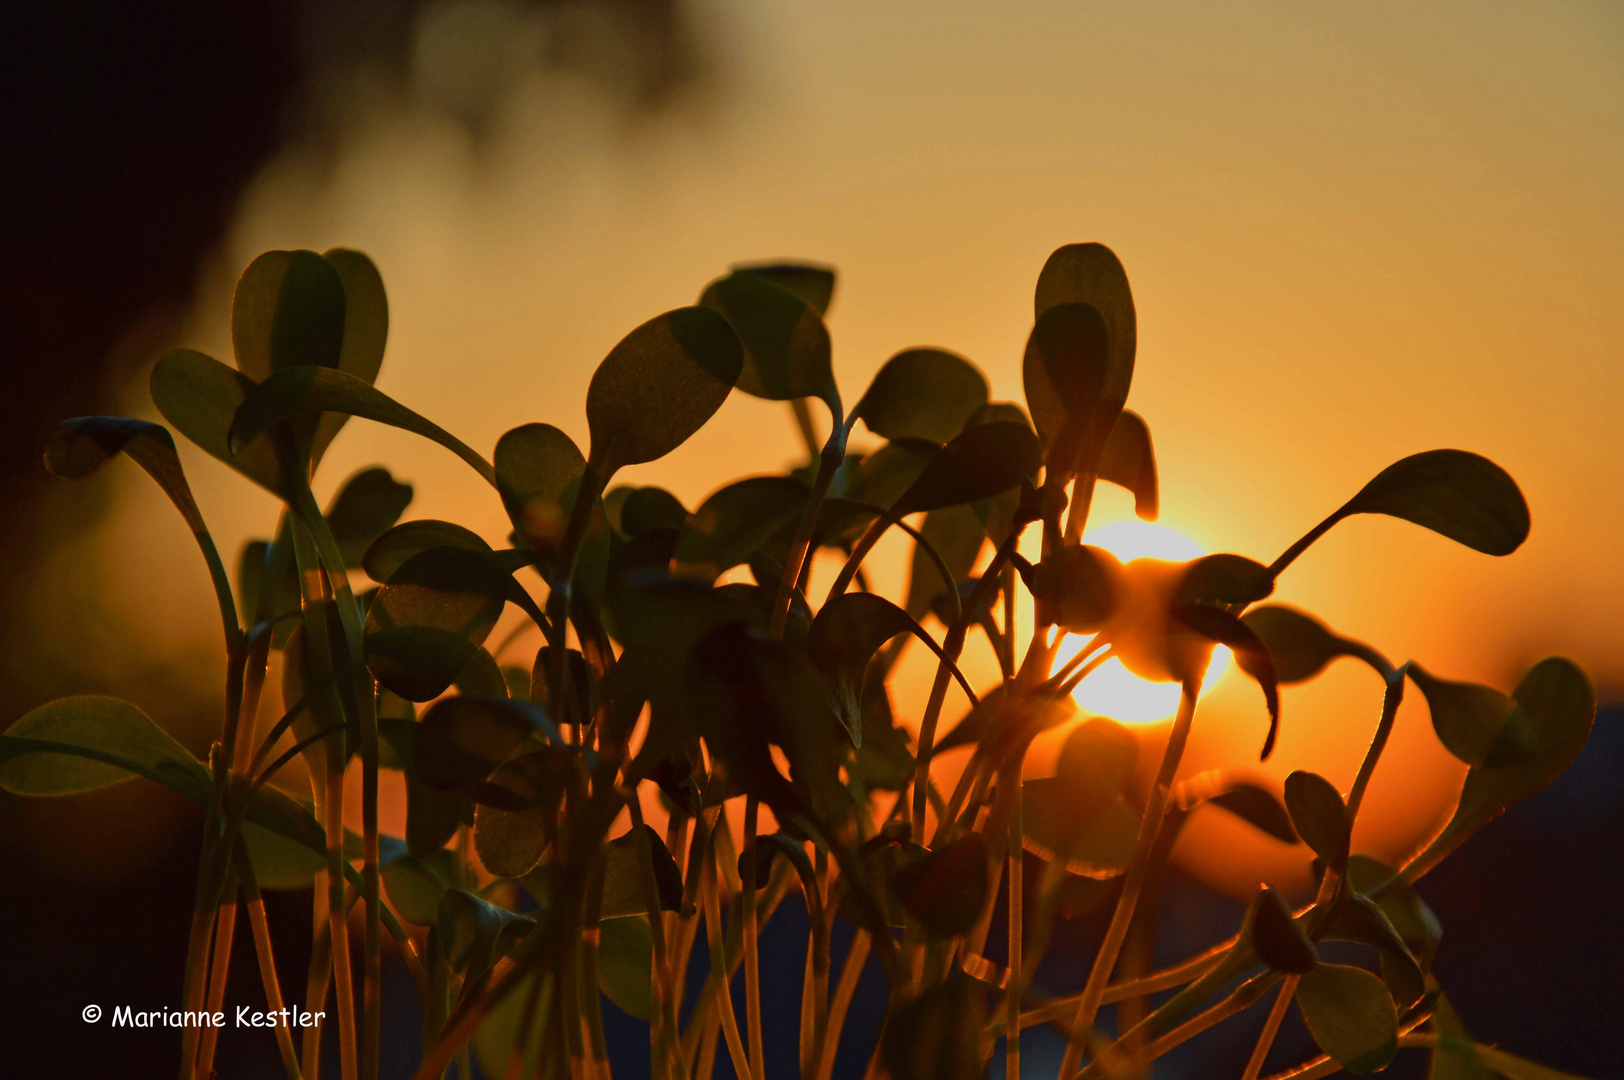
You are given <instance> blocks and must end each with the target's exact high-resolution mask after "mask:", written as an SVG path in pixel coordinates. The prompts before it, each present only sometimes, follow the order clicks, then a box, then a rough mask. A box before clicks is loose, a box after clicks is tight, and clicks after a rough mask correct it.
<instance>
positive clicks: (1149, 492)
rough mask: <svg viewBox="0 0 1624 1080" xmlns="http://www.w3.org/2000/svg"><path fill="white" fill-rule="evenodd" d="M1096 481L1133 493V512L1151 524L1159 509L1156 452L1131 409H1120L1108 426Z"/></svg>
mask: <svg viewBox="0 0 1624 1080" xmlns="http://www.w3.org/2000/svg"><path fill="white" fill-rule="evenodd" d="M1099 477H1100V479H1101V480H1109V481H1110V482H1111V483H1113V484H1118V485H1120V486H1122V487H1125V488H1127V489H1128V490H1129V491H1131V492H1133V512H1134V513H1135V514H1137V515H1139V517H1140V518H1142V519H1143V520H1145V521H1155V520H1156V515H1157V513H1158V512H1159V510H1160V507H1161V496H1160V489H1159V488H1158V486H1157V481H1156V451H1155V450H1154V449H1153V448H1152V447H1151V443H1150V427H1149V426H1148V425H1147V424H1146V423H1145V421H1144V420H1143V419H1142V418H1141V417H1140V416H1139V414H1138V413H1136V412H1134V411H1133V410H1132V409H1123V410H1122V411H1121V412H1120V413H1118V414H1117V418H1116V422H1115V423H1113V424H1112V425H1111V433H1110V434H1109V435H1107V436H1106V438H1105V449H1104V450H1103V451H1102V452H1101V453H1100V465H1099Z"/></svg>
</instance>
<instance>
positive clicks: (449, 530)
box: [361, 518, 491, 583]
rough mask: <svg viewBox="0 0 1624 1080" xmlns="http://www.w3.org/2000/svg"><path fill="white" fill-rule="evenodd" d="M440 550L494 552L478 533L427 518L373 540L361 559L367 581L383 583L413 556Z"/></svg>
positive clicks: (408, 522) (405, 524) (407, 522)
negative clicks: (447, 548)
mask: <svg viewBox="0 0 1624 1080" xmlns="http://www.w3.org/2000/svg"><path fill="white" fill-rule="evenodd" d="M437 547H456V548H462V549H464V550H466V551H482V552H488V551H490V550H491V546H490V545H489V544H487V543H486V542H485V541H484V539H483V538H482V537H480V535H479V534H478V533H475V532H473V531H471V530H469V529H465V528H463V527H462V526H461V525H456V524H453V523H452V522H449V521H435V520H434V519H432V518H424V519H421V520H419V521H406V522H402V523H401V524H399V525H396V526H395V527H394V528H392V529H390V530H389V531H388V532H386V533H384V534H383V535H382V536H380V537H378V538H377V539H376V540H374V541H373V542H372V544H371V545H370V546H369V547H368V548H367V550H366V553H365V554H364V555H363V556H362V557H361V566H362V568H363V569H365V570H366V572H367V577H369V578H371V579H372V580H373V581H376V582H380V583H382V582H386V581H388V580H389V579H390V578H391V577H393V576H394V574H395V571H396V570H399V569H400V568H401V567H402V566H404V565H405V563H406V560H408V559H410V558H411V557H412V556H414V555H417V554H419V553H420V552H424V551H427V550H429V549H430V548H437Z"/></svg>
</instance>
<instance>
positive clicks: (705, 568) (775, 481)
mask: <svg viewBox="0 0 1624 1080" xmlns="http://www.w3.org/2000/svg"><path fill="white" fill-rule="evenodd" d="M809 495H810V491H809V489H808V488H807V486H806V485H805V484H804V483H802V482H801V481H800V480H797V479H795V478H793V477H789V476H752V477H748V478H746V479H744V480H739V481H735V482H734V483H731V484H728V485H727V486H726V487H723V488H721V489H719V490H717V491H715V492H713V493H711V494H710V495H709V496H707V497H706V498H705V501H704V502H702V503H700V504H699V506H698V507H697V508H696V509H695V510H694V512H693V513H692V514H690V515H688V518H687V520H686V521H685V522H684V523H682V530H681V534H680V535H679V537H678V539H677V549H676V560H677V562H678V563H679V564H680V565H681V566H682V567H683V568H684V571H685V573H686V574H688V575H689V576H694V575H703V576H705V577H709V578H711V579H714V578H715V577H716V576H717V575H719V574H721V573H723V572H724V571H727V570H729V569H731V568H733V567H735V566H738V565H739V564H740V563H743V562H747V561H749V558H750V556H751V555H752V554H754V553H755V552H756V551H757V550H759V549H760V548H761V546H762V545H764V544H765V543H766V542H767V541H768V540H769V539H771V537H772V536H773V535H774V534H775V533H777V532H778V531H779V530H780V529H782V528H783V527H784V526H786V525H788V524H790V523H791V522H793V521H795V520H796V519H797V518H799V516H800V514H801V511H802V508H803V507H804V506H805V505H806V500H807V498H808V496H809Z"/></svg>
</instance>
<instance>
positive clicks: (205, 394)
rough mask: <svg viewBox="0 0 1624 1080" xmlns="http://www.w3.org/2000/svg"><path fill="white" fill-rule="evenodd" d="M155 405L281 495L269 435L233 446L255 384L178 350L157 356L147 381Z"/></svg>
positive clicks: (183, 429)
mask: <svg viewBox="0 0 1624 1080" xmlns="http://www.w3.org/2000/svg"><path fill="white" fill-rule="evenodd" d="M148 386H149V388H150V390H151V393H152V401H153V404H155V405H157V406H158V411H159V412H161V413H163V415H164V419H165V420H168V421H169V422H170V423H171V424H172V425H174V428H175V430H176V431H178V432H180V433H181V434H182V435H184V436H186V437H187V438H188V439H190V440H192V442H193V443H194V444H196V445H197V446H198V447H199V448H201V449H202V450H204V451H205V452H207V453H209V454H211V455H213V456H214V457H215V458H218V459H219V460H220V461H223V462H225V463H226V464H227V465H230V466H231V467H232V468H233V469H236V470H237V471H238V472H240V473H242V474H243V475H244V476H246V477H248V479H250V480H252V481H254V483H256V484H258V485H259V486H260V487H262V488H264V489H265V490H266V491H269V492H270V493H271V494H272V495H275V496H277V497H278V498H286V497H287V495H286V490H285V487H284V485H283V483H282V470H281V467H280V466H279V465H278V463H277V459H276V451H275V449H274V448H273V447H272V445H271V441H270V440H269V439H265V440H261V441H257V442H254V443H252V444H250V445H248V446H244V447H242V448H241V449H240V450H237V451H233V450H232V448H231V439H230V431H231V424H232V421H233V420H234V419H236V416H237V409H238V408H239V407H241V405H242V403H243V402H244V401H246V400H247V399H248V395H249V393H250V392H251V391H252V390H254V388H255V383H254V381H253V380H252V379H250V378H249V377H248V376H246V375H244V374H242V373H241V372H239V371H236V370H234V369H232V368H230V367H227V366H226V365H225V364H222V363H220V361H218V360H216V359H214V358H213V357H212V356H205V355H203V354H202V353H200V352H195V351H193V350H191V349H175V350H173V351H171V352H167V353H165V354H164V355H163V356H162V357H160V358H159V359H158V363H157V364H156V365H154V367H153V369H152V377H151V379H150V380H149V381H148Z"/></svg>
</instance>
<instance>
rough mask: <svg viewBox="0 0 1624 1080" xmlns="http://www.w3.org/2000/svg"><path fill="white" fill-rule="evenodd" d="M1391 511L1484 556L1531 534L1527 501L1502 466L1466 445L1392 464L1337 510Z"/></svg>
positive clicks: (1341, 514)
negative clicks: (1465, 448)
mask: <svg viewBox="0 0 1624 1080" xmlns="http://www.w3.org/2000/svg"><path fill="white" fill-rule="evenodd" d="M1350 514H1387V515H1389V516H1391V517H1397V518H1403V519H1404V520H1406V521H1412V522H1414V523H1415V524H1417V525H1421V526H1424V527H1426V528H1428V529H1431V530H1432V531H1433V532H1436V533H1441V534H1442V535H1444V536H1447V537H1449V538H1450V539H1451V540H1454V541H1456V542H1458V543H1461V544H1465V545H1466V546H1467V547H1469V548H1473V549H1474V550H1477V551H1481V552H1483V553H1484V554H1486V555H1509V554H1511V553H1512V552H1513V551H1516V550H1517V548H1518V547H1520V546H1521V545H1522V542H1523V541H1524V540H1525V539H1527V537H1528V503H1527V502H1525V501H1524V499H1523V496H1522V492H1521V491H1520V490H1518V488H1517V482H1516V481H1515V480H1513V479H1512V478H1511V477H1510V476H1509V475H1508V474H1507V473H1506V471H1505V470H1504V469H1502V468H1500V466H1498V465H1496V464H1495V463H1494V462H1492V461H1490V460H1489V459H1488V458H1485V457H1482V456H1480V455H1478V454H1473V453H1469V452H1468V451H1465V450H1429V451H1427V452H1425V453H1421V454H1413V455H1411V456H1410V457H1407V458H1404V459H1403V460H1402V461H1398V462H1395V463H1393V464H1392V465H1389V466H1388V467H1387V468H1385V469H1383V470H1382V471H1381V472H1380V473H1378V474H1377V475H1376V478H1375V479H1374V480H1372V481H1371V482H1370V483H1368V484H1366V485H1365V486H1364V487H1363V488H1362V489H1360V491H1359V494H1357V495H1355V496H1354V497H1353V498H1352V499H1349V500H1348V502H1347V504H1346V505H1345V506H1343V507H1342V509H1341V510H1339V511H1337V513H1336V515H1335V516H1336V517H1337V518H1342V517H1347V516H1348V515H1350Z"/></svg>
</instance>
